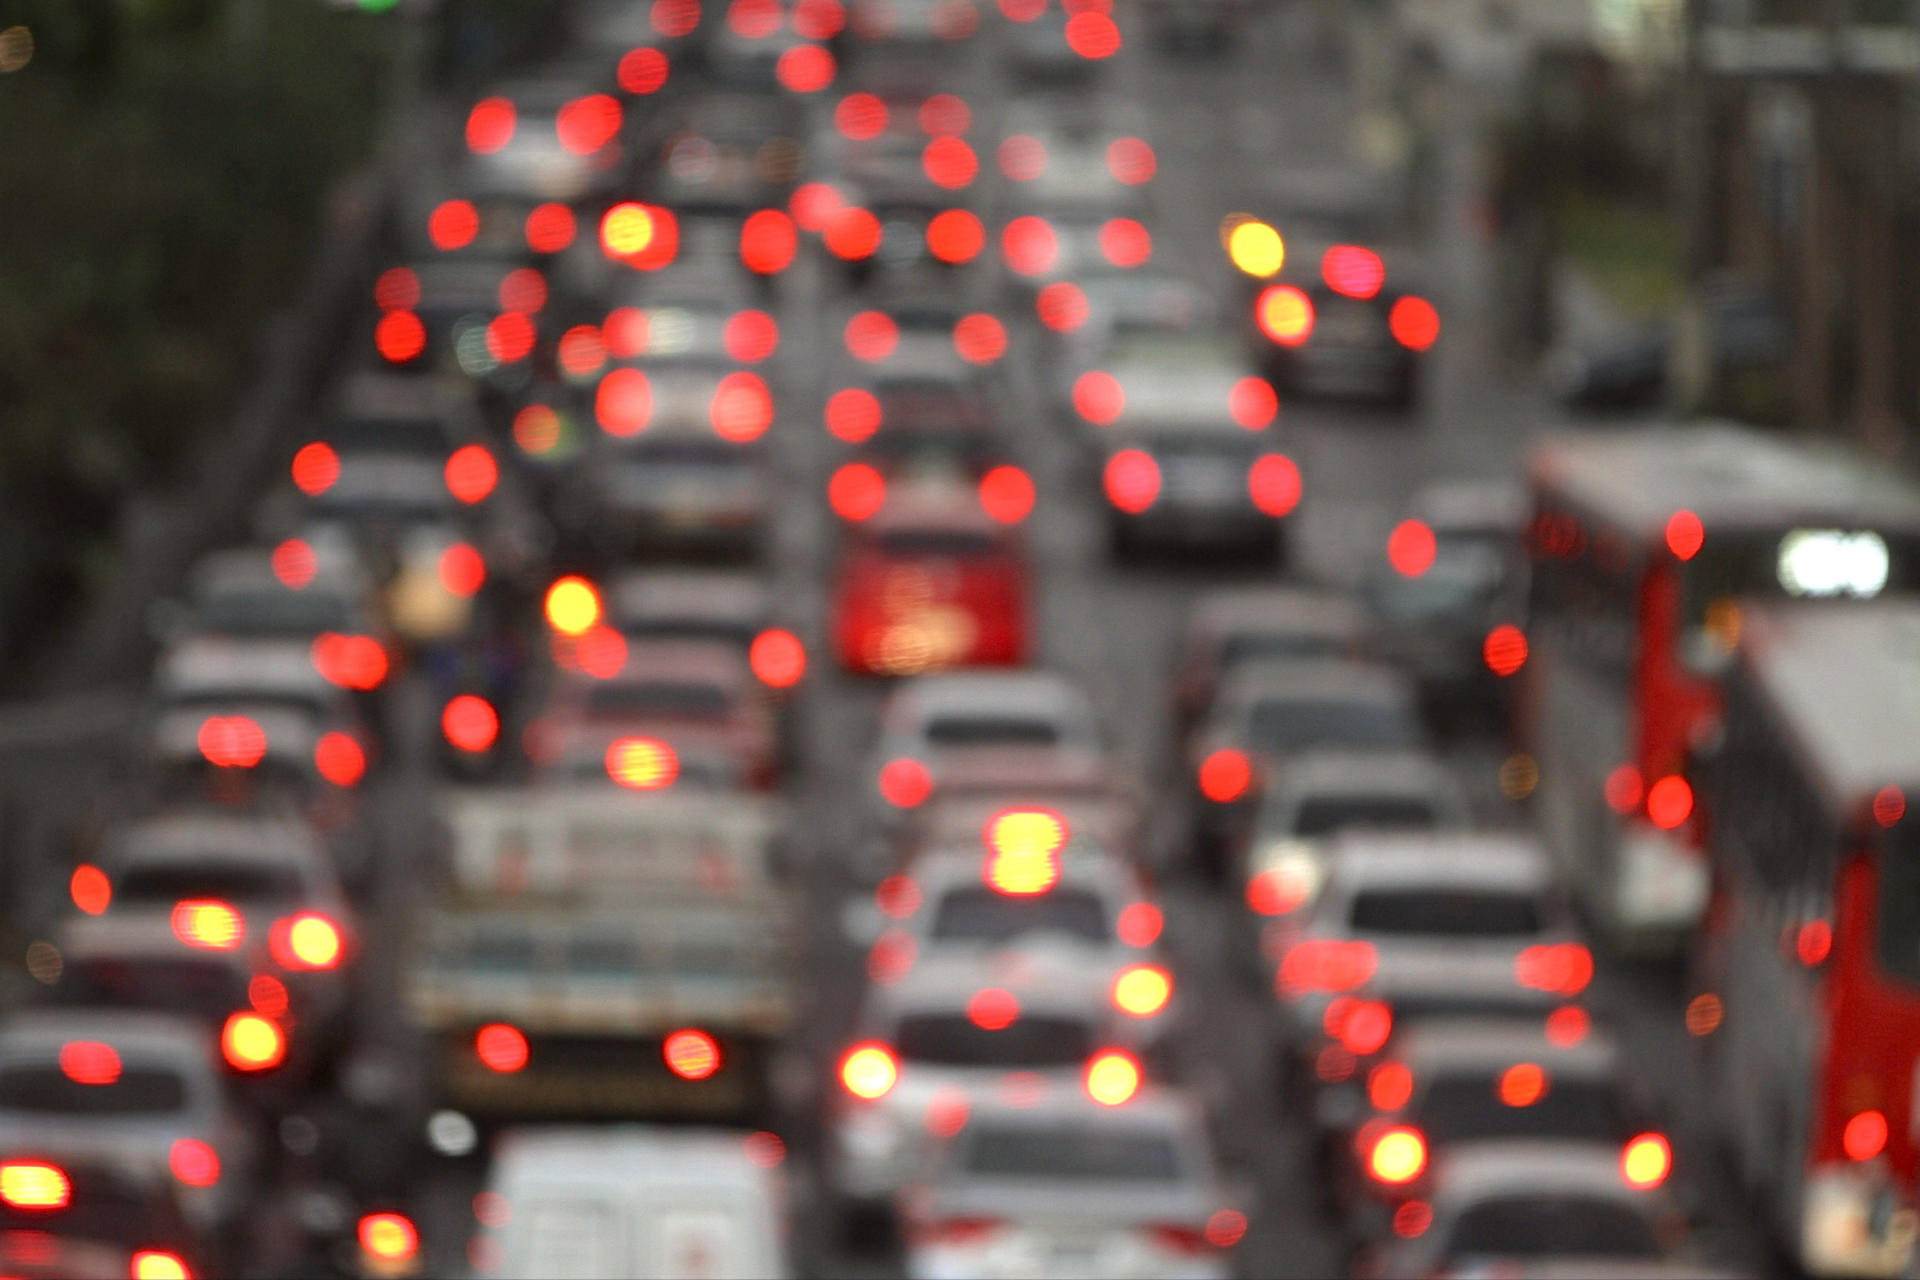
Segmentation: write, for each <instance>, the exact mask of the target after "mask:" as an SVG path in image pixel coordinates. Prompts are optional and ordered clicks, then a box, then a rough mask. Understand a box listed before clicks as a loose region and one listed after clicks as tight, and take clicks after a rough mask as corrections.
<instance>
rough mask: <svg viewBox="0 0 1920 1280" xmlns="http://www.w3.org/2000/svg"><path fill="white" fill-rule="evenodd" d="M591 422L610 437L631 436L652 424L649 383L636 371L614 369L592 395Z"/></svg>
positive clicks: (601, 381) (651, 396)
mask: <svg viewBox="0 0 1920 1280" xmlns="http://www.w3.org/2000/svg"><path fill="white" fill-rule="evenodd" d="M593 417H594V421H596V422H598V423H599V424H600V429H601V430H602V431H605V432H606V433H607V434H608V435H610V436H622V437H625V436H633V435H638V434H640V433H641V432H642V431H645V430H646V429H647V426H648V424H650V423H651V422H652V421H653V384H652V383H651V382H649V381H648V380H647V375H646V374H644V373H642V372H641V371H640V370H638V369H615V370H613V371H612V372H610V373H608V374H607V376H606V377H604V378H602V379H600V386H599V389H598V390H597V391H595V392H594V396H593Z"/></svg>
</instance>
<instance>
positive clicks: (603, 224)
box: [600, 201, 655, 258]
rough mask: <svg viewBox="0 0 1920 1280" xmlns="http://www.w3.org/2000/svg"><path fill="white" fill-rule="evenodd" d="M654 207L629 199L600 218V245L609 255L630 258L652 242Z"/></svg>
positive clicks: (610, 256)
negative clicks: (650, 207)
mask: <svg viewBox="0 0 1920 1280" xmlns="http://www.w3.org/2000/svg"><path fill="white" fill-rule="evenodd" d="M654 231H655V227H654V224H653V210H651V209H649V208H647V207H646V206H645V205H640V204H635V203H633V202H632V201H628V202H626V203H624V204H617V205H614V206H613V207H612V208H611V209H609V210H607V211H606V213H605V214H604V215H602V216H601V218H600V247H601V249H602V250H604V251H605V253H606V255H607V256H608V257H609V258H630V257H632V256H633V255H634V254H636V253H641V252H644V251H645V250H646V248H647V246H648V245H650V244H652V243H653V235H654Z"/></svg>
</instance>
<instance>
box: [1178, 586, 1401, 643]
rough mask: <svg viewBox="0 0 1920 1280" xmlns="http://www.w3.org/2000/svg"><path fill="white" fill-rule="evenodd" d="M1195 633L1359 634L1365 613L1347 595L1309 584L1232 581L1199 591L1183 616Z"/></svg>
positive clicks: (1347, 636) (1362, 631)
mask: <svg viewBox="0 0 1920 1280" xmlns="http://www.w3.org/2000/svg"><path fill="white" fill-rule="evenodd" d="M1188 631H1189V633H1191V634H1192V635H1195V636H1206V637H1210V638H1212V637H1226V636H1232V635H1240V634H1257V635H1267V634H1276V635H1302V636H1324V637H1326V638H1328V639H1335V640H1347V639H1358V638H1359V637H1361V636H1363V635H1365V634H1366V631H1367V613H1366V609H1365V608H1364V607H1363V606H1362V605H1361V603H1360V602H1359V601H1358V600H1356V599H1354V598H1353V597H1352V596H1348V595H1342V594H1340V593H1338V592H1333V591H1322V590H1319V589H1317V588H1311V587H1234V588H1230V589H1228V590H1224V591H1209V592H1207V593H1206V594H1204V595H1202V596H1200V597H1198V598H1197V599H1196V600H1195V601H1194V604H1193V612H1192V614H1191V615H1190V620H1189V622H1188Z"/></svg>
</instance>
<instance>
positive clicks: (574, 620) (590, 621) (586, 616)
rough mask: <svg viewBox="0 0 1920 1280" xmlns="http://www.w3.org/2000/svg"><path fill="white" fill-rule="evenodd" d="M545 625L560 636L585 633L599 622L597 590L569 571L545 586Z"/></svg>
mask: <svg viewBox="0 0 1920 1280" xmlns="http://www.w3.org/2000/svg"><path fill="white" fill-rule="evenodd" d="M546 613H547V624H548V625H549V626H551V627H552V628H553V629H554V630H555V631H558V632H559V633H560V634H561V635H563V636H579V635H585V634H586V633H587V632H588V631H589V630H591V629H592V628H593V625H594V624H595V623H596V622H599V621H600V613H601V608H600V593H599V592H598V591H597V590H595V589H594V586H593V584H592V583H591V582H588V581H587V580H586V579H585V578H581V577H576V576H574V575H572V574H569V575H568V576H566V577H564V578H561V579H559V580H558V581H556V582H555V583H554V584H553V585H552V586H550V587H548V588H547V601H546Z"/></svg>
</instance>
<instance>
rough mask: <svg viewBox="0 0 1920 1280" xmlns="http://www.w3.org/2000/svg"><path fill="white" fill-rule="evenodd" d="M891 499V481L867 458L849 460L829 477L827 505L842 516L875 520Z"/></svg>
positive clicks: (852, 518)
mask: <svg viewBox="0 0 1920 1280" xmlns="http://www.w3.org/2000/svg"><path fill="white" fill-rule="evenodd" d="M886 501H887V481H886V477H884V476H882V475H881V474H880V473H879V472H878V471H876V470H875V469H874V468H872V467H870V466H868V465H867V464H866V463H864V462H849V463H847V464H846V465H845V466H843V467H841V468H840V469H839V470H838V471H836V472H834V473H833V478H832V479H831V480H829V481H827V505H829V506H831V507H832V508H833V513H834V514H835V515H837V516H839V517H840V518H841V519H842V520H850V521H852V522H854V523H855V524H858V523H860V522H861V521H863V520H871V519H873V517H874V516H876V515H878V514H879V513H880V508H881V507H882V506H884V505H885V504H886Z"/></svg>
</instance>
